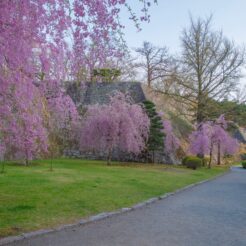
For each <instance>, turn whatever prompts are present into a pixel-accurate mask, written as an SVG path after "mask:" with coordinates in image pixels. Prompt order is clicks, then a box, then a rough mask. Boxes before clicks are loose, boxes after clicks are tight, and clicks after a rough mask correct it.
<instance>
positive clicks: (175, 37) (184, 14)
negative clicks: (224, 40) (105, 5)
mask: <svg viewBox="0 0 246 246" xmlns="http://www.w3.org/2000/svg"><path fill="white" fill-rule="evenodd" d="M131 2H135V4H136V6H134V7H136V9H137V7H138V6H137V3H136V2H137V1H136V0H134V1H131ZM132 6H133V3H132ZM189 13H190V14H191V15H192V16H194V17H198V16H200V17H207V16H209V15H210V14H213V17H214V18H213V24H214V28H215V29H218V30H223V32H224V35H225V36H227V37H228V38H229V39H231V40H233V41H235V43H237V44H239V45H243V44H245V43H246V0H158V5H157V6H155V5H153V6H152V7H151V10H150V15H151V22H150V23H149V24H144V25H142V29H143V30H142V31H141V32H137V31H136V28H134V25H133V24H132V22H131V21H130V20H128V17H129V14H128V13H127V12H126V11H123V13H122V17H121V18H122V22H123V23H124V24H125V26H126V28H125V39H126V41H127V43H128V45H129V47H138V46H140V45H141V44H142V42H143V41H145V40H146V41H150V42H151V43H153V44H155V45H158V46H163V45H165V46H167V47H168V48H169V50H170V52H171V53H174V54H175V53H178V52H179V50H180V33H181V31H182V29H183V28H184V27H186V26H188V25H189ZM244 81H245V80H244Z"/></svg>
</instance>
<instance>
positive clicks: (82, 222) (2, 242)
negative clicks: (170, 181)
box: [0, 169, 231, 246]
mask: <svg viewBox="0 0 246 246" xmlns="http://www.w3.org/2000/svg"><path fill="white" fill-rule="evenodd" d="M230 172H231V169H229V170H228V171H226V172H224V173H222V174H219V175H217V176H215V177H213V178H210V179H205V180H203V181H200V182H197V183H194V184H190V185H187V186H185V187H183V188H180V189H178V190H176V191H174V192H169V193H165V194H164V195H161V196H158V197H153V198H150V199H148V200H146V201H144V202H140V203H137V204H135V205H133V206H131V207H129V208H128V207H127V208H121V209H118V210H116V211H113V212H102V213H100V214H97V215H93V216H90V217H88V218H87V219H81V220H79V221H78V222H76V223H73V224H66V225H62V226H59V227H55V228H50V229H41V230H37V231H33V232H27V233H23V234H21V235H18V236H10V237H5V238H2V239H0V246H3V245H7V244H10V243H13V242H16V241H21V240H24V239H30V238H33V237H37V236H41V235H44V234H48V233H51V232H58V231H61V230H66V229H69V228H72V227H77V226H84V225H87V224H90V223H94V222H97V221H100V220H103V219H106V218H110V217H113V216H115V215H120V214H124V213H127V212H130V211H133V210H136V209H141V208H144V207H146V206H147V205H150V204H153V203H155V202H157V201H160V200H164V199H166V198H168V197H170V196H173V195H175V194H177V193H180V192H183V191H185V190H189V189H192V188H193V187H195V186H198V185H201V184H204V183H207V182H210V181H213V180H216V179H218V178H220V177H222V176H225V175H226V174H228V173H230Z"/></svg>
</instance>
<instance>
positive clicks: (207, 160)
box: [202, 157, 209, 167]
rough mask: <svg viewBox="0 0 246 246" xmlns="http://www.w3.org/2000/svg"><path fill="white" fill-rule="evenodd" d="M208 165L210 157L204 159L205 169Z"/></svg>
mask: <svg viewBox="0 0 246 246" xmlns="http://www.w3.org/2000/svg"><path fill="white" fill-rule="evenodd" d="M208 163H209V157H204V158H202V166H203V167H206V166H208Z"/></svg>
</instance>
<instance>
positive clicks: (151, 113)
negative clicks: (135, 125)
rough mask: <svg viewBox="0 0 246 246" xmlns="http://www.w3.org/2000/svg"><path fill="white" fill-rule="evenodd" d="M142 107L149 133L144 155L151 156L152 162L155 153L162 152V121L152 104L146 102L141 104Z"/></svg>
mask: <svg viewBox="0 0 246 246" xmlns="http://www.w3.org/2000/svg"><path fill="white" fill-rule="evenodd" d="M143 106H144V109H145V111H146V113H147V115H148V117H149V119H150V131H149V138H148V142H147V149H146V152H147V153H146V154H147V155H150V154H151V155H152V158H151V161H152V162H154V160H155V151H158V150H163V147H164V136H165V134H164V132H163V121H162V118H161V117H160V115H159V114H158V113H157V112H156V107H155V104H154V103H153V102H151V101H148V100H146V101H144V102H143Z"/></svg>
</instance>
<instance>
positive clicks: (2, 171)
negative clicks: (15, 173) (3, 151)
mask: <svg viewBox="0 0 246 246" xmlns="http://www.w3.org/2000/svg"><path fill="white" fill-rule="evenodd" d="M4 166H5V165H4V161H3V162H2V170H1V173H4Z"/></svg>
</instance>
